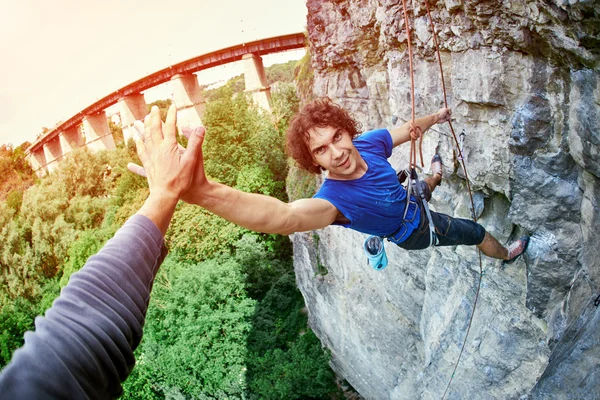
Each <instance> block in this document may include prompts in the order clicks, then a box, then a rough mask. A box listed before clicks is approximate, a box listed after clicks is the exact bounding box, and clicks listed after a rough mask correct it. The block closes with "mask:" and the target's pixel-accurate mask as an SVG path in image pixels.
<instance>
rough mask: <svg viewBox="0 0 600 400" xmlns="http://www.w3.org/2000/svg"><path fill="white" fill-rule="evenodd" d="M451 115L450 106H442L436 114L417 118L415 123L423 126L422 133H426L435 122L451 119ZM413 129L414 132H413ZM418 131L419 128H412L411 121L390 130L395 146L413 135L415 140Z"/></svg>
mask: <svg viewBox="0 0 600 400" xmlns="http://www.w3.org/2000/svg"><path fill="white" fill-rule="evenodd" d="M451 115H452V112H451V110H450V109H449V108H441V109H440V110H439V111H438V112H436V113H435V114H431V115H427V116H425V117H422V118H417V119H415V125H416V126H417V127H419V128H421V132H422V133H425V131H426V130H427V129H429V128H431V127H432V126H433V125H435V124H441V123H443V122H448V121H450V117H451ZM411 131H412V132H413V133H412V134H411ZM417 131H418V130H415V129H411V121H408V122H406V123H405V124H403V125H402V126H399V127H398V128H394V129H392V130H391V131H390V134H391V135H392V142H393V144H394V147H396V146H398V145H401V144H402V143H406V142H408V141H410V139H411V136H412V137H413V139H415V140H416V139H418V132H417Z"/></svg>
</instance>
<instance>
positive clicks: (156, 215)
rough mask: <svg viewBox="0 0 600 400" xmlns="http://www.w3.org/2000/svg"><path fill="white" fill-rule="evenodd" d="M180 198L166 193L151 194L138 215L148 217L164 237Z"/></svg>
mask: <svg viewBox="0 0 600 400" xmlns="http://www.w3.org/2000/svg"><path fill="white" fill-rule="evenodd" d="M178 201H179V200H178V198H177V197H175V196H172V195H169V194H164V193H156V192H154V193H150V196H148V198H147V199H146V201H145V202H144V205H142V207H141V208H140V209H139V210H138V212H137V213H138V214H141V215H144V216H146V217H148V218H149V219H150V220H151V221H152V222H154V224H155V225H156V226H157V227H158V229H159V230H160V231H161V232H162V234H163V236H164V234H165V233H166V232H167V228H168V227H169V223H170V222H171V218H172V217H173V213H174V212H175V207H176V206H177V202H178Z"/></svg>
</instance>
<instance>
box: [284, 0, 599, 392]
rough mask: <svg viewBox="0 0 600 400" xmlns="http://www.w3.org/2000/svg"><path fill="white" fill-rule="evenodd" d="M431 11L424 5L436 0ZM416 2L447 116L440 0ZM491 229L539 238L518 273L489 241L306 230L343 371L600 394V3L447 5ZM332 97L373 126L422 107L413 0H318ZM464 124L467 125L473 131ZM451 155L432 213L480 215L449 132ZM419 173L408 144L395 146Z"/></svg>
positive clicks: (397, 158)
mask: <svg viewBox="0 0 600 400" xmlns="http://www.w3.org/2000/svg"><path fill="white" fill-rule="evenodd" d="M423 1H424V0H423ZM423 1H417V0H414V1H410V0H409V1H407V3H408V7H409V19H410V24H411V26H412V29H413V30H412V35H411V36H412V43H413V52H414V65H415V94H416V96H415V97H416V98H415V102H416V108H417V111H416V112H417V114H418V115H424V114H429V113H433V112H435V111H437V110H438V109H439V108H440V107H443V104H444V103H443V93H442V87H441V79H440V73H439V69H438V65H437V60H436V56H435V53H434V45H433V41H432V33H431V29H430V27H429V22H428V18H427V13H426V8H425V3H424V2H423ZM430 4H431V7H432V17H433V20H434V23H435V27H436V30H437V32H438V33H439V40H440V46H441V51H442V53H441V58H442V63H443V70H444V76H445V83H446V87H447V92H448V102H449V106H450V107H451V108H452V110H453V116H454V120H453V125H454V127H455V129H457V131H458V132H464V133H465V135H464V147H463V152H464V156H465V159H466V163H467V168H468V173H469V179H470V182H471V187H472V189H473V191H474V200H475V213H476V214H477V216H478V221H479V222H480V223H481V224H482V225H484V227H485V228H486V229H487V230H488V231H489V232H490V233H492V234H493V235H494V236H496V237H497V238H499V239H500V240H501V241H503V242H508V241H509V240H512V239H514V238H515V237H517V236H519V235H520V234H523V233H527V234H530V235H531V236H532V241H531V244H530V247H529V249H528V251H527V254H526V256H525V257H524V259H522V260H520V261H518V262H517V263H515V264H512V265H510V266H506V267H503V266H502V265H501V263H500V262H499V261H495V260H492V259H489V258H486V257H483V269H484V271H485V272H484V274H483V276H480V272H479V261H478V254H477V252H476V249H475V248H474V247H465V246H463V247H448V248H430V249H427V250H422V251H412V252H407V251H404V250H402V249H401V248H399V247H397V246H394V245H392V244H391V243H386V251H387V254H388V258H389V260H390V264H389V266H388V267H387V268H386V269H385V270H383V271H375V270H373V269H371V268H370V267H369V266H368V265H367V261H366V257H365V256H364V254H363V252H362V243H363V241H364V239H365V235H362V234H359V233H356V232H353V231H351V230H348V229H344V228H341V227H329V228H327V229H323V230H320V231H316V232H308V233H302V234H296V235H294V237H293V241H294V249H295V269H296V275H297V282H298V286H299V287H300V289H301V291H302V293H303V295H304V297H305V300H306V304H307V307H308V309H309V315H310V323H311V326H312V328H313V329H314V331H315V333H316V334H317V335H318V337H319V338H320V339H321V341H322V343H323V345H324V346H326V347H327V348H328V349H330V350H331V352H332V357H333V358H332V367H333V368H334V370H335V371H336V373H337V374H338V375H339V376H340V377H342V378H344V379H345V380H347V381H348V382H349V383H350V384H351V385H352V386H353V387H354V388H355V389H356V390H357V391H358V392H359V393H360V394H361V395H362V396H363V397H364V398H366V399H440V398H442V396H443V393H444V391H445V389H446V385H447V384H448V381H449V379H450V377H451V375H452V371H453V369H454V366H455V364H456V361H457V358H458V355H459V352H460V349H461V346H462V344H463V341H464V340H465V334H466V330H467V327H468V324H469V319H470V316H471V313H473V303H474V299H475V293H476V289H477V286H478V283H479V279H480V277H481V279H482V281H481V290H480V293H479V299H478V302H477V306H476V309H475V314H474V317H473V322H472V326H471V331H470V334H469V336H468V339H467V342H466V347H465V350H464V354H463V356H462V359H461V362H460V365H459V366H458V369H457V371H456V374H455V375H454V378H453V381H452V385H451V387H450V389H449V390H448V394H447V398H449V399H467V398H468V399H525V398H532V399H547V398H548V399H549V398H577V399H597V398H600V368H599V365H600V333H599V332H600V307H598V302H596V304H595V301H596V299H597V298H598V296H599V294H600V250H599V248H600V247H599V245H598V243H600V240H599V239H600V212H599V205H598V204H599V199H600V157H598V154H599V150H600V108H599V105H600V84H599V71H600V62H599V60H600V57H599V53H600V2H598V1H593V0H589V1H585V0H489V1H485V0H482V1H474V0H437V1H430ZM307 8H308V17H307V27H308V37H309V42H310V48H311V56H312V67H313V69H314V94H315V96H329V97H330V98H332V99H333V100H334V101H336V102H338V103H340V104H342V105H343V106H344V107H346V108H347V109H349V110H350V111H351V112H352V114H353V115H354V116H355V117H356V118H357V119H358V120H359V121H361V123H362V125H363V128H364V130H368V129H373V128H378V127H388V128H390V127H393V126H398V125H399V124H401V123H403V122H405V121H406V120H407V119H409V118H410V115H411V105H410V104H411V101H410V76H409V66H408V54H407V36H406V33H405V25H404V15H403V12H402V2H401V1H400V0H349V1H341V0H325V1H323V0H308V2H307ZM458 132H457V133H458ZM436 149H437V150H438V151H439V153H440V154H441V155H442V158H443V159H444V182H443V185H442V186H441V187H439V188H438V189H437V190H436V192H435V193H434V197H433V200H432V208H434V209H435V210H436V211H439V212H444V213H447V214H450V215H453V216H457V217H465V218H468V217H469V216H470V215H471V211H470V209H469V207H470V202H469V198H468V194H467V191H466V185H465V179H464V174H463V173H462V170H461V169H460V168H459V164H458V162H457V159H456V151H455V150H454V147H453V140H452V137H451V134H450V132H449V129H448V127H447V126H439V125H438V126H435V127H434V129H432V130H430V131H429V132H427V134H426V135H425V139H424V141H423V153H424V156H425V159H426V164H428V162H427V160H429V159H430V157H431V156H432V154H433V153H434V151H435V150H436ZM390 162H391V163H392V165H393V166H394V167H396V168H404V167H405V166H406V165H407V163H408V148H406V147H400V148H397V149H395V151H394V154H393V156H392V158H391V159H390Z"/></svg>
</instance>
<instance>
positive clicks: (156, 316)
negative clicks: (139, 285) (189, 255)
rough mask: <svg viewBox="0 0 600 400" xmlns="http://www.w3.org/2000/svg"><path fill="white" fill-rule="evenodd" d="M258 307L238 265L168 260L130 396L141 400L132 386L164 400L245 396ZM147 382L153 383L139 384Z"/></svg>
mask: <svg viewBox="0 0 600 400" xmlns="http://www.w3.org/2000/svg"><path fill="white" fill-rule="evenodd" d="M255 306H256V302H255V301H254V300H252V299H250V298H249V297H248V296H247V294H246V292H245V285H244V277H243V275H242V273H241V270H240V266H239V265H238V264H237V263H235V261H233V260H231V259H229V260H224V261H216V260H211V261H207V262H204V263H201V264H181V263H177V262H176V261H175V260H174V258H173V257H172V256H171V257H169V258H168V259H167V261H166V262H165V263H164V264H163V266H162V269H161V273H160V276H159V277H158V278H157V279H156V281H155V283H154V289H153V296H152V300H151V307H150V309H149V310H148V315H147V317H146V325H145V336H144V341H143V343H142V345H141V346H140V349H139V351H138V352H137V356H138V359H139V360H141V361H140V363H139V365H138V366H137V367H136V368H139V371H138V372H137V375H136V376H132V377H131V378H130V379H129V380H127V382H126V395H125V398H140V397H138V394H137V393H134V392H133V391H132V390H130V389H133V388H143V391H144V392H145V393H144V394H145V395H147V394H148V393H152V392H154V393H157V392H162V396H163V398H164V397H165V394H166V393H167V392H171V393H179V394H180V395H182V396H185V397H184V398H187V397H192V398H203V397H202V396H205V397H204V398H226V397H234V398H240V397H241V395H242V393H243V392H244V390H245V370H246V367H245V361H246V356H247V349H246V337H247V335H248V332H249V331H250V329H251V325H250V318H251V316H252V314H253V313H254V309H255ZM148 378H150V379H151V381H152V382H154V383H153V385H148V383H144V382H140V379H148Z"/></svg>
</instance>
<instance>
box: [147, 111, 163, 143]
mask: <svg viewBox="0 0 600 400" xmlns="http://www.w3.org/2000/svg"><path fill="white" fill-rule="evenodd" d="M144 130H145V135H146V137H145V139H146V141H145V143H148V142H151V143H152V144H158V143H160V142H161V141H162V139H163V132H162V120H161V119H160V110H159V109H158V107H157V106H152V109H151V110H150V114H148V115H146V118H144Z"/></svg>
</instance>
